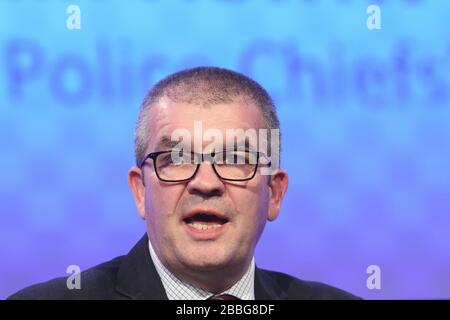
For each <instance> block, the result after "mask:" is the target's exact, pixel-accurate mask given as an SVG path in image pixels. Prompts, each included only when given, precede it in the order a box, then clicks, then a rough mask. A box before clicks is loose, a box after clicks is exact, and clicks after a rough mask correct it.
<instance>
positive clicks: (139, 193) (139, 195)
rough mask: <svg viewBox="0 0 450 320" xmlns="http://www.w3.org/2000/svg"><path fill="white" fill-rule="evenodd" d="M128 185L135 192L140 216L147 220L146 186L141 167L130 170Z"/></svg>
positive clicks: (134, 195)
mask: <svg viewBox="0 0 450 320" xmlns="http://www.w3.org/2000/svg"><path fill="white" fill-rule="evenodd" d="M128 185H129V186H130V189H131V192H132V193H133V197H134V202H135V203H136V208H137V210H138V213H139V216H140V217H141V218H142V219H143V220H145V186H144V184H143V172H142V170H141V169H139V168H138V167H132V168H131V169H130V171H128Z"/></svg>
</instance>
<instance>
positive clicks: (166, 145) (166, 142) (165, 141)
mask: <svg viewBox="0 0 450 320" xmlns="http://www.w3.org/2000/svg"><path fill="white" fill-rule="evenodd" d="M180 143H181V146H182V147H183V140H182V139H180V140H172V139H171V137H170V136H168V135H164V136H162V137H161V139H160V140H159V141H158V143H157V144H156V150H157V151H166V150H172V149H173V148H174V147H175V146H177V145H179V144H180ZM242 144H243V145H244V150H252V151H255V150H257V149H258V148H255V147H254V146H253V145H252V144H251V141H250V139H249V138H248V137H245V140H243V139H238V140H237V141H236V140H234V141H233V143H232V147H233V149H234V150H236V149H237V146H238V145H242ZM227 146H228V144H227V143H225V145H224V148H223V150H224V151H225V150H227V148H226V147H227ZM185 149H188V148H185Z"/></svg>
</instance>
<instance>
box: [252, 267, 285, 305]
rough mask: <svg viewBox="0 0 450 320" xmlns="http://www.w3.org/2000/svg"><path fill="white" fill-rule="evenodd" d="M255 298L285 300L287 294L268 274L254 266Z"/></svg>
mask: <svg viewBox="0 0 450 320" xmlns="http://www.w3.org/2000/svg"><path fill="white" fill-rule="evenodd" d="M255 299H256V300H286V299H288V296H287V294H286V292H285V291H284V290H283V289H281V288H280V287H279V286H278V284H277V283H276V282H275V280H274V279H273V278H272V277H271V276H270V274H269V273H268V272H267V271H265V270H262V269H260V268H258V267H256V268H255Z"/></svg>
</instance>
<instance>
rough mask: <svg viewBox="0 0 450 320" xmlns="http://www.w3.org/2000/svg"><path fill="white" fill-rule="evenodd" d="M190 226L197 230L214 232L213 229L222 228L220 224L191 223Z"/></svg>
mask: <svg viewBox="0 0 450 320" xmlns="http://www.w3.org/2000/svg"><path fill="white" fill-rule="evenodd" d="M189 225H190V226H192V227H193V228H195V229H197V230H212V229H216V228H219V227H220V226H221V225H220V224H208V225H206V224H201V223H196V222H191V223H189Z"/></svg>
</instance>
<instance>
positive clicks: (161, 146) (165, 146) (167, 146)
mask: <svg viewBox="0 0 450 320" xmlns="http://www.w3.org/2000/svg"><path fill="white" fill-rule="evenodd" d="M182 141H183V140H182V139H180V140H172V139H171V138H170V136H167V135H164V136H162V137H161V139H160V140H159V141H158V143H157V144H156V150H159V151H166V150H172V149H173V148H174V147H175V146H177V145H178V144H180V142H182Z"/></svg>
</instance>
